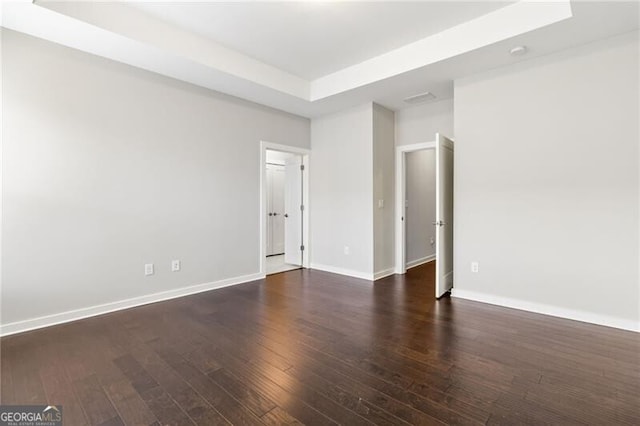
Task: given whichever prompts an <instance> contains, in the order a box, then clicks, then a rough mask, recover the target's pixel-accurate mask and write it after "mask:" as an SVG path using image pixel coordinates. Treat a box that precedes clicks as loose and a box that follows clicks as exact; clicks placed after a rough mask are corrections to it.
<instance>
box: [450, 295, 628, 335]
mask: <svg viewBox="0 0 640 426" xmlns="http://www.w3.org/2000/svg"><path fill="white" fill-rule="evenodd" d="M451 296H452V297H455V298H458V299H466V300H473V301H475V302H482V303H488V304H490V305H496V306H502V307H505V308H512V309H519V310H521V311H527V312H535V313H537V314H542V315H549V316H552V317H558V318H564V319H568V320H573V321H581V322H586V323H590V324H597V325H603V326H606V327H613V328H619V329H621V330H628V331H635V332H636V333H638V332H640V321H633V320H627V319H623V318H616V317H612V316H609V315H600V314H595V313H592V312H585V311H578V310H573V309H566V308H562V307H559V306H552V305H546V304H543V303H536V302H527V301H525V300H519V299H511V298H508V297H502V296H495V295H492V294H485V293H478V292H475V291H469V290H460V289H458V288H453V289H452V290H451Z"/></svg>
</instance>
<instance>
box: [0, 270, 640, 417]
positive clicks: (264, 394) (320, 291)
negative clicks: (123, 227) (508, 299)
mask: <svg viewBox="0 0 640 426" xmlns="http://www.w3.org/2000/svg"><path fill="white" fill-rule="evenodd" d="M433 266H434V265H433V264H427V265H424V266H421V267H417V268H414V269H412V270H410V271H409V272H408V273H407V275H406V276H395V277H394V276H392V277H389V278H387V279H384V280H381V281H378V282H376V283H375V284H371V283H369V282H366V281H361V280H357V279H350V278H346V277H342V276H338V275H333V274H329V273H324V272H319V271H307V270H298V271H292V272H287V273H283V274H279V275H273V276H271V277H269V278H268V279H267V280H263V281H256V282H252V283H248V284H243V285H239V286H234V287H228V288H224V289H220V290H215V291H211V292H207V293H201V294H198V295H194V296H189V297H185V298H181V299H175V300H172V301H168V302H163V303H156V304H153V305H147V306H143V307H139V308H134V309H130V310H126V311H120V312H116V313H113V314H108V315H103V316H100V317H95V318H90V319H87V320H82V321H77V322H74V323H69V324H64V325H60V326H56V327H51V328H47V329H43V330H38V331H33V332H29V333H24V334H21V335H15V336H9V337H6V338H3V339H2V340H1V341H0V345H1V350H2V353H1V360H2V365H1V375H2V377H1V391H2V394H1V396H0V398H1V402H2V404H62V405H63V414H64V418H65V424H67V425H82V424H93V425H118V424H130V425H139V424H154V425H161V424H162V425H165V424H167V425H168V424H203V425H216V424H273V425H279V424H300V423H304V424H327V425H328V424H345V425H349V426H351V425H361V424H371V423H375V424H387V425H390V424H393V425H403V424H404V425H406V424H414V425H415V424H420V425H423V424H424V425H430V424H482V423H486V424H536V425H538V424H555V425H569V424H597V425H614V424H635V425H638V424H640V360H639V350H640V338H639V337H638V334H635V333H631V332H624V331H620V330H615V329H610V328H605V327H598V326H593V325H588V324H583V323H579V322H573V321H566V320H561V319H556V318H551V317H546V316H541V315H536V314H530V313H526V312H521V311H517V310H510V309H503V308H499V307H493V306H490V305H484V304H480V303H474V302H469V301H464V300H456V299H454V300H451V299H447V298H445V299H443V300H440V301H436V300H435V299H434V297H433Z"/></svg>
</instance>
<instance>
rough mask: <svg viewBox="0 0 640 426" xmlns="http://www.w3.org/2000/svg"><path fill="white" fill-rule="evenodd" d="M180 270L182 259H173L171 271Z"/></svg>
mask: <svg viewBox="0 0 640 426" xmlns="http://www.w3.org/2000/svg"><path fill="white" fill-rule="evenodd" d="M179 270H180V261H179V260H172V261H171V272H178V271H179Z"/></svg>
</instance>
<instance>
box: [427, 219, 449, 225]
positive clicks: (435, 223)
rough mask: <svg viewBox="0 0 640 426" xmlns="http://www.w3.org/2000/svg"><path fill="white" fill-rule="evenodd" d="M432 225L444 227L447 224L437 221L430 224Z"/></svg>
mask: <svg viewBox="0 0 640 426" xmlns="http://www.w3.org/2000/svg"><path fill="white" fill-rule="evenodd" d="M431 224H432V225H436V226H445V225H446V224H447V223H446V222H445V221H442V220H437V221H435V222H431Z"/></svg>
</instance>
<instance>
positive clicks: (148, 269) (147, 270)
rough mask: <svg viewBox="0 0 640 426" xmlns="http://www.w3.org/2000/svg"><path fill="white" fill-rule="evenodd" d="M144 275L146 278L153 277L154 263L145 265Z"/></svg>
mask: <svg viewBox="0 0 640 426" xmlns="http://www.w3.org/2000/svg"><path fill="white" fill-rule="evenodd" d="M144 274H145V275H146V276H148V275H153V263H145V265H144Z"/></svg>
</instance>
